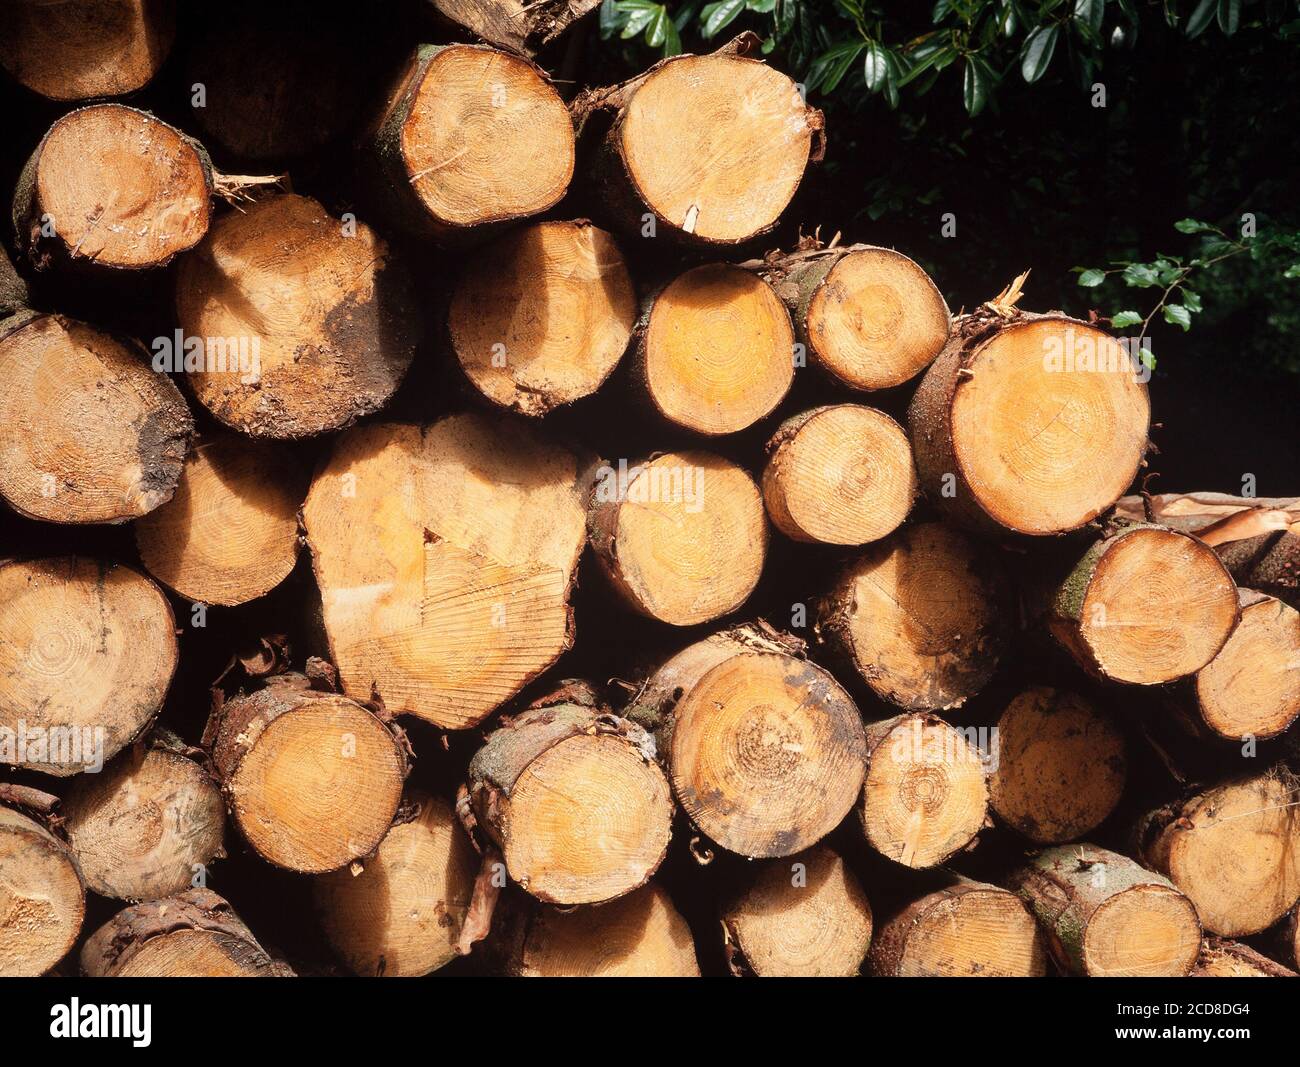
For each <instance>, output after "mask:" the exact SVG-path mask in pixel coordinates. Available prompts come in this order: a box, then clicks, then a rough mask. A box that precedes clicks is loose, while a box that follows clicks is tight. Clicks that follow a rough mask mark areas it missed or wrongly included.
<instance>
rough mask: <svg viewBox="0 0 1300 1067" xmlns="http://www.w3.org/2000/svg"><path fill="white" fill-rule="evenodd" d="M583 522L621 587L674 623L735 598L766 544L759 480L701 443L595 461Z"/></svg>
mask: <svg viewBox="0 0 1300 1067" xmlns="http://www.w3.org/2000/svg"><path fill="white" fill-rule="evenodd" d="M624 472H625V473H624ZM587 524H588V531H589V534H590V537H591V543H592V546H593V548H594V549H595V550H596V558H597V559H598V560H599V562H600V564H601V568H602V570H603V572H604V574H605V575H606V577H608V578H609V580H610V582H611V584H612V585H613V587H614V589H615V590H616V591H617V592H618V593H619V595H620V596H621V597H622V598H623V599H624V600H625V601H626V602H627V603H628V604H629V605H630V606H631V607H632V608H634V609H635V610H636V611H638V612H640V613H641V614H643V615H647V616H649V617H650V618H652V619H658V620H659V621H661V622H666V623H670V624H672V625H674V626H691V625H694V624H696V623H702V622H710V621H712V620H713V619H717V618H720V617H721V616H723V615H726V614H728V613H730V612H732V611H735V610H736V609H737V608H739V607H740V606H741V605H742V604H743V603H744V602H745V601H746V600H747V599H749V595H750V594H751V593H752V592H753V591H754V587H755V586H756V585H757V584H758V580H759V578H760V577H761V575H762V572H763V561H764V558H765V556H766V554H767V522H766V520H765V519H764V517H763V500H762V497H761V496H760V495H759V492H758V487H757V486H756V485H755V484H754V481H753V479H752V478H750V476H749V474H748V472H747V471H745V470H744V469H743V468H742V467H738V466H737V465H736V464H734V463H731V462H730V461H728V460H725V459H722V458H721V457H719V456H715V455H712V454H710V453H708V452H666V453H663V454H662V455H659V456H656V457H655V458H653V459H649V460H644V461H642V462H639V463H634V464H632V465H631V467H630V468H628V467H623V468H622V469H618V470H616V469H615V468H614V467H612V466H608V465H606V466H602V467H600V468H598V472H597V479H596V484H595V488H594V491H593V493H592V506H591V511H590V513H589V514H588V520H587Z"/></svg>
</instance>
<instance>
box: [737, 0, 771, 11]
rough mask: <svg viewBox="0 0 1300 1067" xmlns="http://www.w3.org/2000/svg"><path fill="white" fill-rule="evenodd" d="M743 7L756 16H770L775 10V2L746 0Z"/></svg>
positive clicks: (769, 0)
mask: <svg viewBox="0 0 1300 1067" xmlns="http://www.w3.org/2000/svg"><path fill="white" fill-rule="evenodd" d="M745 7H746V8H748V9H749V10H750V11H753V12H754V13H755V14H758V15H770V14H771V13H772V12H773V10H775V8H776V0H747V2H746V4H745Z"/></svg>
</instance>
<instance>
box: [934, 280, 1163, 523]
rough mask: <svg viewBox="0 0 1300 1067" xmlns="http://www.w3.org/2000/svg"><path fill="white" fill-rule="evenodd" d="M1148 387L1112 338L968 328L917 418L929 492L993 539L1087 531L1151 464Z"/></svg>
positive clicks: (1016, 316) (1002, 314)
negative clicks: (1148, 461) (1146, 457)
mask: <svg viewBox="0 0 1300 1067" xmlns="http://www.w3.org/2000/svg"><path fill="white" fill-rule="evenodd" d="M1141 377H1142V375H1141V374H1140V373H1138V372H1137V371H1135V369H1134V366H1133V365H1132V364H1131V363H1130V360H1129V357H1128V355H1127V354H1126V353H1125V352H1124V351H1123V350H1122V349H1121V348H1120V347H1119V345H1118V344H1117V343H1116V342H1115V340H1114V339H1113V338H1111V337H1110V336H1108V335H1107V334H1105V333H1103V332H1102V331H1101V330H1099V329H1097V328H1096V327H1094V326H1089V325H1088V324H1086V323H1082V322H1078V321H1076V320H1074V319H1069V318H1066V317H1065V316H1063V315H1060V314H1049V315H1030V314H1026V313H1024V312H1018V311H1014V310H1011V311H1008V310H1006V309H1001V310H997V311H995V310H992V309H990V308H989V307H988V306H987V305H986V306H985V307H983V308H981V309H980V310H979V311H977V312H975V313H974V314H971V315H964V316H961V317H959V318H958V319H956V320H955V322H954V323H953V330H952V335H951V337H950V338H949V341H948V343H947V345H946V346H945V347H944V350H943V352H942V353H940V355H939V357H938V359H936V360H935V362H934V363H933V364H931V366H930V369H929V370H928V371H926V374H925V377H924V378H923V379H922V380H921V384H920V385H919V386H918V387H917V390H916V393H915V395H914V396H913V397H912V402H911V405H910V407H909V408H908V424H909V426H910V429H911V438H912V448H913V450H914V451H915V453H916V467H917V471H918V473H919V475H920V479H921V487H922V489H923V490H924V491H925V494H926V496H927V497H928V498H929V499H930V500H931V501H932V502H933V503H934V504H935V506H936V507H938V508H939V509H940V510H942V511H943V512H944V513H945V514H946V515H948V516H949V517H951V518H952V519H953V520H954V521H956V522H959V523H961V524H963V525H965V526H968V527H970V528H971V529H974V530H977V531H980V532H983V533H986V534H989V535H991V536H995V537H996V536H1005V535H1007V534H1024V535H1032V536H1046V535H1051V534H1060V533H1066V532H1068V531H1070V530H1077V529H1079V528H1080V527H1083V526H1085V525H1087V524H1088V523H1089V522H1092V521H1093V520H1094V519H1096V518H1097V517H1098V516H1099V515H1101V514H1102V513H1103V512H1104V511H1106V510H1107V509H1108V508H1110V507H1111V506H1112V505H1113V504H1114V503H1115V501H1116V500H1118V499H1119V497H1120V495H1121V494H1122V493H1123V492H1124V491H1125V490H1126V489H1127V488H1128V487H1129V484H1130V483H1131V482H1132V481H1133V478H1134V476H1135V475H1136V474H1137V472H1138V469H1139V467H1140V466H1141V464H1142V462H1143V457H1144V455H1145V453H1146V449H1147V429H1148V426H1149V423H1150V414H1151V409H1150V402H1149V400H1148V398H1147V389H1146V385H1145V383H1144V381H1142V380H1140V379H1141ZM1081 442H1087V444H1086V446H1084V445H1081Z"/></svg>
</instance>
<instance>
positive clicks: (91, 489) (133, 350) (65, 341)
mask: <svg viewBox="0 0 1300 1067" xmlns="http://www.w3.org/2000/svg"><path fill="white" fill-rule="evenodd" d="M193 432H194V423H193V420H192V419H191V417H190V412H189V409H188V408H187V407H186V405H185V400H184V398H183V397H182V396H181V394H180V390H178V389H177V388H176V386H175V385H173V384H172V382H171V380H170V379H169V378H168V377H167V376H166V375H165V374H159V373H156V372H155V371H153V370H151V369H150V368H149V366H148V364H147V363H146V362H145V358H144V353H143V351H142V350H141V349H140V347H139V346H138V345H137V344H135V343H134V342H129V341H124V340H119V339H117V338H115V337H112V336H110V335H108V334H106V333H102V332H100V331H99V330H96V329H94V328H93V327H90V326H86V325H84V324H83V323H80V322H75V321H73V320H71V319H67V318H64V317H63V316H61V315H43V314H39V313H37V312H32V311H28V312H20V313H19V314H17V315H14V316H12V317H10V318H8V319H5V320H4V321H2V322H0V496H3V498H4V499H5V501H6V502H7V503H8V504H9V505H10V506H11V507H12V508H13V509H14V510H15V511H18V512H19V513H21V514H23V515H26V516H28V517H29V518H33V519H43V520H44V521H46V522H63V523H86V522H124V521H126V520H128V519H134V518H138V517H139V516H141V515H144V514H146V513H148V512H150V511H152V510H153V509H154V508H156V507H158V506H159V505H160V504H162V503H165V502H166V501H167V500H168V499H170V498H171V495H172V492H173V491H174V490H175V488H176V483H177V480H178V479H179V478H180V474H181V466H182V463H183V461H184V459H185V452H186V450H187V449H188V448H189V444H190V438H191V436H192V435H193Z"/></svg>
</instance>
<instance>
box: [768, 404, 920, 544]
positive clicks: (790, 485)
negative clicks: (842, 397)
mask: <svg viewBox="0 0 1300 1067" xmlns="http://www.w3.org/2000/svg"><path fill="white" fill-rule="evenodd" d="M767 450H768V460H767V466H766V467H765V468H764V470H763V500H764V502H765V503H766V505H767V513H768V515H770V516H771V518H772V523H773V525H775V526H776V527H777V529H779V530H780V531H781V532H782V533H783V534H785V535H786V536H787V537H789V538H790V539H792V540H794V541H802V542H810V543H815V544H829V545H865V544H867V543H868V542H871V541H879V540H880V539H881V538H883V537H887V536H889V534H891V533H893V532H894V530H895V529H897V527H898V526H899V525H900V524H901V523H902V521H903V520H904V519H905V518H907V514H908V512H909V511H911V510H912V505H913V503H915V501H916V496H917V492H918V489H917V482H916V466H915V464H914V463H913V462H912V446H911V445H910V444H909V443H908V440H907V434H905V433H904V432H903V429H902V427H901V426H899V425H898V423H896V422H895V421H894V420H893V419H891V418H890V417H889V416H888V415H886V414H885V413H884V412H883V411H877V410H876V409H875V408H869V407H863V406H861V405H858V404H834V405H830V406H828V407H819V408H813V409H812V410H811V411H805V412H803V413H802V414H799V415H795V416H793V417H792V418H789V419H787V420H786V421H785V422H784V423H782V424H781V426H780V428H779V429H778V430H777V432H776V434H775V436H774V437H773V438H772V439H771V440H770V441H769V442H768V444H767Z"/></svg>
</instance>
